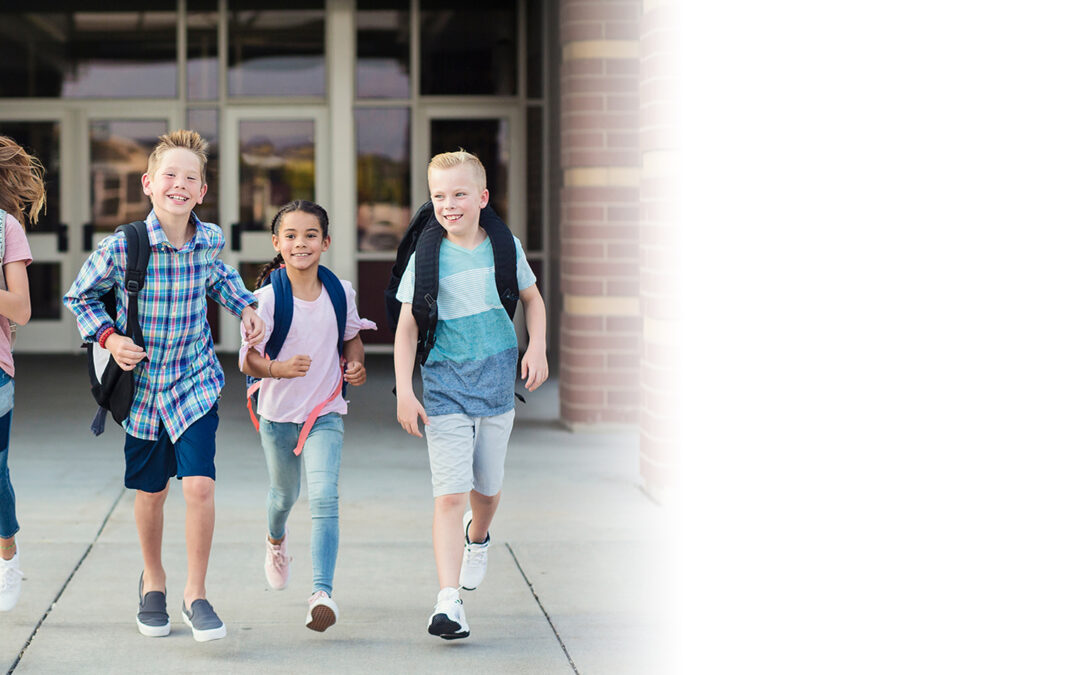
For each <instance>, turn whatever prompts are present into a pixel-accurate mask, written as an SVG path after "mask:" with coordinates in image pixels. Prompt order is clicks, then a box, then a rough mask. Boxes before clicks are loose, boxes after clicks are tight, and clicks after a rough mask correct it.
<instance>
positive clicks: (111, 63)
mask: <svg viewBox="0 0 1080 675" xmlns="http://www.w3.org/2000/svg"><path fill="white" fill-rule="evenodd" d="M27 5H30V6H31V7H32V6H33V4H32V3H3V7H0V26H3V29H4V30H3V36H4V38H3V44H4V58H2V59H0V96H3V97H13V96H15V97H63V98H116V97H138V98H172V97H175V96H176V94H177V88H176V83H177V67H176V63H177V58H176V11H175V10H176V2H175V0H146V1H145V2H140V3H139V5H138V10H137V11H117V10H118V8H117V3H116V2H111V1H110V2H101V1H98V2H94V1H93V0H86V1H85V2H78V3H74V2H72V3H65V2H59V3H49V9H53V11H46V12H33V11H16V10H15V7H18V8H19V9H26V8H27Z"/></svg>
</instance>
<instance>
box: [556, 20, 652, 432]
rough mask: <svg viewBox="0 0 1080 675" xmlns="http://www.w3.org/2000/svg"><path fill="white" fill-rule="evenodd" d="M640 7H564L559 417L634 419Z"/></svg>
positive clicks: (574, 423)
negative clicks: (561, 295)
mask: <svg viewBox="0 0 1080 675" xmlns="http://www.w3.org/2000/svg"><path fill="white" fill-rule="evenodd" d="M641 10H642V4H641V0H561V2H560V5H559V42H560V46H561V48H562V63H561V73H560V90H561V94H560V96H561V98H560V115H561V117H560V135H561V138H560V140H561V157H560V160H561V161H560V166H561V168H562V172H563V175H562V184H563V188H562V192H561V195H560V196H561V199H560V202H561V206H560V208H561V213H560V226H559V227H560V231H559V234H560V237H559V238H560V258H561V270H560V272H561V287H562V292H563V303H562V314H561V316H560V331H559V333H560V334H559V352H560V365H559V387H560V394H559V395H560V414H561V417H562V420H563V421H564V423H566V424H568V425H569V426H571V427H572V428H575V427H582V426H597V425H609V424H634V423H636V422H637V421H638V419H639V416H638V407H639V403H640V393H639V384H640V379H641V375H640V364H641V331H642V314H641V308H642V302H641V297H640V278H639V277H640V274H639V268H640V265H641V259H640V252H641V242H640V237H639V217H640V213H639V210H640V207H641V202H640V196H641V191H640V181H641V159H642V156H641V149H640V146H639V142H638V135H639V132H640V117H641V105H640V101H639V94H640V85H639V81H638V78H639V70H640V56H639V46H640V45H639V40H638V36H639V31H640V26H641Z"/></svg>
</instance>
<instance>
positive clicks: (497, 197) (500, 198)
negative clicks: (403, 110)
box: [431, 118, 510, 220]
mask: <svg viewBox="0 0 1080 675" xmlns="http://www.w3.org/2000/svg"><path fill="white" fill-rule="evenodd" d="M458 148H464V149H465V150H468V151H469V152H471V153H472V154H474V155H476V156H477V157H479V158H480V161H481V162H482V163H483V165H484V171H486V172H487V187H488V193H489V194H490V195H491V196H490V199H489V203H490V204H491V207H492V208H494V209H495V212H496V213H498V214H499V217H501V218H502V219H503V220H506V219H507V218H508V217H509V213H510V210H509V209H508V208H507V204H509V203H510V196H509V195H508V194H507V189H508V186H509V185H510V181H509V177H510V124H509V123H508V122H507V120H505V119H503V118H496V119H479V120H432V121H431V156H435V155H437V154H439V153H440V152H451V151H454V150H457V149H458Z"/></svg>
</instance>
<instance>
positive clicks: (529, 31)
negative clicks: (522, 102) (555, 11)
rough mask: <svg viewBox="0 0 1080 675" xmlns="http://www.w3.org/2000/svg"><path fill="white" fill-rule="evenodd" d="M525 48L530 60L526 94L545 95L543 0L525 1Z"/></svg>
mask: <svg viewBox="0 0 1080 675" xmlns="http://www.w3.org/2000/svg"><path fill="white" fill-rule="evenodd" d="M525 12H526V16H525V31H526V37H525V49H526V51H527V52H528V57H527V58H528V60H527V61H526V62H525V70H526V71H527V72H526V77H527V78H528V84H527V89H526V90H525V94H526V96H528V97H529V98H540V97H542V96H543V95H544V81H543V77H544V44H543V42H542V40H543V37H544V3H543V1H542V0H526V2H525Z"/></svg>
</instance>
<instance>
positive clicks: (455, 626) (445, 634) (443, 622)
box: [427, 614, 469, 640]
mask: <svg viewBox="0 0 1080 675" xmlns="http://www.w3.org/2000/svg"><path fill="white" fill-rule="evenodd" d="M458 631H460V632H458ZM427 632H428V633H430V634H431V635H434V636H436V637H441V638H442V639H444V640H460V639H461V638H467V637H469V631H467V630H466V631H463V630H461V624H460V623H458V622H457V621H451V620H450V617H448V616H446V615H445V614H438V615H436V616H433V617H432V618H431V619H430V620H429V622H428V628H427Z"/></svg>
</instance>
